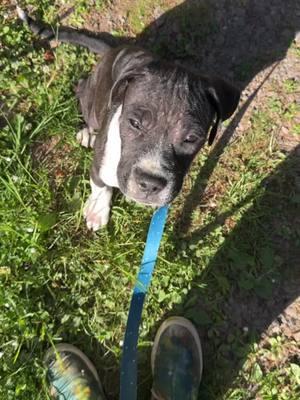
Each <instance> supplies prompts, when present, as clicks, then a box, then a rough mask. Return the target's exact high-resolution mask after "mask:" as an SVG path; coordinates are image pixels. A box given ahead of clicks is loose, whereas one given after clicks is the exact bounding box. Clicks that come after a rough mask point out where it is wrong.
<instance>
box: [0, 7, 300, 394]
mask: <svg viewBox="0 0 300 400" xmlns="http://www.w3.org/2000/svg"><path fill="white" fill-rule="evenodd" d="M27 3H30V4H31V5H33V6H34V7H35V8H36V9H37V11H38V13H40V15H42V14H43V15H44V16H45V18H46V19H47V20H50V21H51V20H53V19H54V18H55V16H56V12H57V4H60V2H56V3H55V4H56V6H53V5H52V6H51V5H50V2H48V1H47V0H45V1H43V2H37V1H30V2H25V4H27ZM161 3H162V2H161V1H159V5H160V6H161ZM74 4H75V14H74V16H73V17H72V18H73V19H74V21H73V22H74V23H76V24H78V25H80V24H81V23H82V20H83V19H84V15H86V13H87V12H88V11H89V7H90V3H89V2H85V1H76V2H74ZM99 6H101V7H104V6H105V4H104V2H103V3H102V4H100V3H99ZM147 7H148V2H146V3H145V8H143V7H142V6H139V8H138V11H137V15H138V19H139V21H141V20H142V18H143V13H144V12H142V11H141V10H143V9H145V10H148V8H147ZM146 14H147V13H146ZM0 21H1V23H0V26H1V27H2V28H1V30H0V36H1V43H2V46H1V47H0V63H1V71H2V72H1V75H0V95H1V104H2V106H1V115H0V121H1V126H2V128H1V132H0V140H1V142H0V146H1V155H0V168H1V176H0V179H1V186H0V239H1V254H0V279H1V285H0V338H1V339H0V358H1V362H0V382H1V384H0V398H3V399H4V398H5V399H41V400H44V399H47V398H48V395H47V390H46V385H45V371H44V369H43V366H42V360H43V355H44V353H45V350H46V349H47V348H48V347H49V346H52V345H54V344H55V343H59V342H61V341H68V342H71V343H74V344H75V345H78V346H80V348H82V349H83V350H84V351H85V352H86V353H87V354H88V355H89V356H91V358H92V360H93V361H94V362H95V364H96V365H97V368H98V369H99V371H100V373H101V376H103V379H104V384H105V387H106V389H107V391H108V392H109V393H110V394H111V395H112V396H116V393H117V388H116V387H117V384H116V382H117V380H118V363H119V359H120V354H121V342H122V340H123V334H124V329H125V324H126V318H127V311H128V307H129V301H130V296H131V289H132V286H133V283H134V279H135V275H136V272H137V268H138V265H139V262H140V259H141V256H142V252H143V247H144V241H145V237H146V232H147V227H148V223H149V220H150V217H151V213H152V211H151V210H150V209H148V208H144V207H141V206H139V205H136V204H134V203H128V202H127V201H125V200H124V198H123V197H122V196H121V195H120V194H119V193H116V194H115V199H114V203H113V208H112V215H111V220H110V222H109V225H108V227H107V228H106V229H103V230H101V231H100V232H99V233H97V234H93V233H91V232H88V231H87V229H86V227H85V223H84V220H83V216H82V209H83V204H84V201H85V199H86V197H87V195H88V191H89V188H88V175H89V167H90V162H91V153H90V152H88V151H86V150H84V149H82V148H80V147H79V146H78V144H77V143H76V141H75V132H76V131H77V130H78V126H79V125H80V123H81V119H80V115H79V114H78V111H77V104H76V101H75V99H74V96H73V86H74V84H75V83H76V81H77V80H78V79H79V77H80V76H82V75H83V74H84V73H86V72H88V71H89V70H90V68H91V66H92V65H93V64H94V63H95V58H94V56H92V55H90V54H88V52H86V51H85V50H82V49H76V48H74V47H71V46H67V45H62V46H60V47H58V48H57V49H55V51H52V50H50V49H45V48H44V47H41V46H40V44H39V43H38V42H37V41H36V39H35V38H34V37H33V36H32V35H31V34H30V33H29V32H28V31H27V30H26V29H25V28H24V27H23V26H22V25H21V24H20V23H19V22H18V21H17V20H16V19H15V18H14V17H13V16H12V14H10V13H9V12H7V9H6V7H5V5H1V6H0ZM139 23H140V22H138V24H139ZM141 26H142V25H141ZM141 26H140V25H138V26H133V29H139V28H140V27H141ZM285 88H286V91H287V92H288V93H289V92H292V91H294V90H295V83H294V82H292V81H287V82H285ZM291 107H292V106H291ZM291 107H290V108H289V109H288V111H287V108H285V107H283V106H282V103H280V101H279V102H278V101H276V99H272V100H270V104H268V105H267V106H265V107H261V108H260V109H259V110H257V111H255V112H253V114H252V117H251V127H250V128H249V129H248V131H247V134H245V135H243V136H242V137H239V138H237V139H236V140H235V141H234V142H233V143H232V144H231V145H230V146H227V147H226V148H225V150H224V152H223V154H222V156H221V157H220V159H219V162H218V163H217V165H216V167H215V168H214V170H213V173H212V175H211V176H208V175H205V174H204V173H203V172H202V171H203V169H201V167H205V166H207V165H212V166H214V165H215V161H216V157H217V156H215V155H214V152H213V151H211V150H210V149H208V148H205V150H204V151H203V152H202V153H201V154H200V155H199V157H198V158H197V160H196V161H195V163H194V165H193V168H192V170H191V173H190V174H189V177H188V178H187V179H186V182H185V186H184V190H183V192H182V194H181V195H180V196H179V197H178V198H177V199H176V201H175V202H174V204H173V206H172V208H171V211H170V216H169V220H168V223H167V226H166V230H165V234H164V239H163V243H162V246H161V250H160V255H159V261H158V264H157V268H156V272H155V276H154V279H153V283H152V286H151V289H150V293H149V295H148V298H147V303H146V306H145V309H144V314H143V324H142V328H141V334H140V342H139V349H140V365H141V368H140V370H141V371H142V372H141V376H140V387H139V390H140V393H145V391H146V389H147V388H149V385H151V377H150V372H149V352H150V349H151V343H152V340H153V338H154V334H155V331H156V329H157V327H158V325H159V323H160V322H161V321H162V320H163V319H164V318H165V317H166V316H168V315H174V314H180V315H184V316H186V317H187V318H190V319H191V320H192V321H193V322H194V323H195V325H196V326H197V328H198V329H199V332H200V334H201V335H202V337H203V339H204V352H205V353H204V354H205V363H206V365H205V375H204V380H203V384H202V386H201V394H200V395H201V398H206V399H221V398H222V399H234V400H238V399H250V398H257V399H280V400H285V399H286V400H296V399H297V398H298V388H299V383H300V382H299V379H300V372H299V358H297V357H296V356H293V357H291V356H290V354H289V353H288V352H287V349H288V348H290V347H291V346H296V343H294V342H293V340H292V339H287V338H286V337H284V336H281V335H278V336H272V337H270V338H267V339H266V343H264V344H261V341H260V335H261V334H262V333H263V332H264V331H265V330H266V329H267V328H268V325H269V324H270V323H271V322H272V320H273V319H274V318H276V312H275V311H276V310H277V308H276V304H277V303H276V301H274V298H275V299H280V296H279V295H280V293H281V292H280V287H281V286H280V285H281V283H282V282H283V281H285V282H290V281H291V282H293V280H295V276H294V275H293V274H295V271H293V269H292V268H291V267H292V266H293V265H296V264H295V263H296V260H294V259H293V257H294V255H295V254H299V246H300V231H299V224H298V225H297V224H295V221H296V219H297V218H298V217H297V216H298V215H299V195H298V194H297V184H298V185H299V183H297V182H298V181H297V179H296V174H297V168H298V167H297V162H296V161H297V159H296V158H295V157H294V155H293V154H291V155H284V154H282V153H281V152H280V151H279V150H278V149H277V148H276V145H275V144H274V141H273V139H272V137H273V136H272V132H274V130H276V126H277V125H276V124H277V119H276V120H275V121H274V119H273V113H276V114H277V116H279V120H280V121H281V122H282V121H284V120H285V119H286V120H290V119H291V118H293V117H294V113H295V110H294V108H293V107H292V108H291ZM204 170H205V169H204ZM199 171H200V173H199ZM206 185H207V187H206V190H205V191H204V193H203V195H202V196H201V197H200V195H199V193H201V191H202V188H204V187H205V186H206ZM187 199H189V200H190V203H191V204H192V208H191V207H190V208H191V210H190V211H191V212H189V207H187V203H188V202H187ZM189 214H191V215H189ZM289 246H293V247H292V248H293V251H291V250H290V251H289V250H288V249H289V248H290V247H289ZM282 249H285V250H282ZM297 252H298V253H297ZM293 262H294V264H293ZM291 300H292V295H291ZM280 301H281V300H278V303H280ZM275 303H276V304H275ZM280 304H281V303H280ZM263 310H265V311H263ZM266 310H267V311H269V312H266ZM246 311H247V312H246ZM279 311H280V307H279ZM281 311H282V309H281ZM255 313H256V314H255ZM256 322H257V324H256ZM285 354H289V356H288V357H285V356H284V355H285ZM284 357H285V358H284ZM273 358H275V361H276V359H277V358H279V359H285V362H282V363H281V364H280V363H279V364H276V362H275V361H274V362H273V363H271V361H270V363H269V364H268V363H265V362H263V360H265V359H270V360H271V359H273ZM270 365H271V366H270Z"/></svg>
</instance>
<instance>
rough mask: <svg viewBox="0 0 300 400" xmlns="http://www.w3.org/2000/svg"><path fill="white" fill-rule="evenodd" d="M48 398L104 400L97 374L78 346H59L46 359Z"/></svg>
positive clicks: (47, 354) (49, 352) (62, 344)
mask: <svg viewBox="0 0 300 400" xmlns="http://www.w3.org/2000/svg"><path fill="white" fill-rule="evenodd" d="M44 363H45V367H46V368H47V380H48V383H49V389H50V396H51V397H52V398H53V399H55V400H105V396H104V393H103V389H102V385H101V382H100V379H99V376H98V374H97V371H96V369H95V367H94V365H93V364H92V362H91V361H90V360H89V359H88V357H87V356H86V355H85V354H84V353H82V351H80V350H79V349H78V348H77V347H75V346H73V345H71V344H67V343H61V344H58V345H57V346H56V347H55V349H50V350H48V352H47V353H46V356H45V360H44Z"/></svg>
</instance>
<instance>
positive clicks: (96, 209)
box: [83, 179, 112, 231]
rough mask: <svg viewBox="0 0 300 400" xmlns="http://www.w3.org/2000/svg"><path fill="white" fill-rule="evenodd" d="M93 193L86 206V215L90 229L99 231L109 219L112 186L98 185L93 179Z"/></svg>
mask: <svg viewBox="0 0 300 400" xmlns="http://www.w3.org/2000/svg"><path fill="white" fill-rule="evenodd" d="M91 188H92V194H91V195H90V197H89V198H88V200H87V202H86V203H85V206H84V211H83V213H84V216H85V219H86V224H87V227H88V229H92V230H93V231H97V230H98V229H99V228H100V227H102V226H104V225H106V224H107V222H108V219H109V211H110V201H111V197H112V188H111V187H110V186H106V185H103V186H101V187H100V186H98V185H96V184H95V183H94V182H93V180H92V179H91Z"/></svg>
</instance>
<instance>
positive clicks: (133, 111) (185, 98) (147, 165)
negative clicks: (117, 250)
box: [18, 8, 240, 231]
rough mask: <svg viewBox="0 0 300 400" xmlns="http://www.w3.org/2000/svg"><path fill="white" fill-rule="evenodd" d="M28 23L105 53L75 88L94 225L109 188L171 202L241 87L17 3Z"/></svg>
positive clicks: (103, 220) (102, 217) (151, 201)
mask: <svg viewBox="0 0 300 400" xmlns="http://www.w3.org/2000/svg"><path fill="white" fill-rule="evenodd" d="M18 14H19V17H20V18H21V19H22V20H23V21H25V22H26V23H27V24H28V25H29V27H30V28H31V30H32V31H33V32H35V33H37V34H38V35H39V36H41V37H43V38H47V39H49V40H52V39H55V38H56V39H58V40H59V41H62V42H69V43H73V44H77V45H82V46H85V47H87V48H89V49H90V50H91V51H94V52H96V53H98V54H101V55H102V58H101V61H100V62H99V63H98V64H97V66H96V68H95V70H94V71H93V73H92V74H91V75H90V76H89V77H88V78H87V79H86V80H82V81H80V82H79V84H78V87H77V96H78V98H79V101H80V106H81V111H82V114H83V117H84V120H85V123H86V128H84V129H83V130H81V131H80V132H78V134H77V138H78V140H79V141H80V142H81V144H83V145H84V146H87V147H88V146H90V147H93V148H94V160H93V165H92V169H91V189H92V193H91V195H90V197H89V199H88V200H87V203H86V205H85V212H84V213H85V218H86V221H87V226H88V228H89V229H93V230H94V231H96V230H97V229H99V228H100V227H101V226H104V225H105V224H107V222H108V219H109V211H110V202H111V197H112V188H113V187H117V188H119V189H120V190H121V192H122V193H123V194H124V195H125V196H126V197H128V198H130V199H133V200H135V201H137V202H139V203H143V204H148V205H151V206H162V205H165V204H168V203H170V202H171V201H172V200H173V199H174V198H175V197H176V195H177V194H178V193H179V191H180V189H181V186H182V182H183V178H184V176H185V174H186V173H187V171H188V168H189V166H190V164H191V162H192V160H193V158H194V157H195V155H196V154H197V153H198V151H199V150H200V149H201V148H202V146H203V145H204V143H205V141H206V139H207V137H208V143H209V144H211V143H212V142H213V140H214V138H215V136H216V133H217V128H218V125H219V123H220V121H223V120H226V119H227V118H229V117H230V116H231V115H232V114H233V112H234V111H235V109H236V107H237V105H238V101H239V95H240V94H239V91H238V90H237V89H236V88H234V87H233V86H231V85H229V84H228V83H226V82H225V81H223V80H222V79H218V78H210V77H204V76H200V75H198V74H195V73H194V72H192V71H190V70H188V69H186V68H183V67H182V66H178V65H176V64H170V63H167V62H165V61H163V60H161V59H159V58H158V57H156V56H155V55H153V54H151V53H150V52H148V51H147V50H144V49H142V48H138V47H133V46H121V47H116V48H113V47H111V46H109V45H108V44H106V43H105V42H104V41H102V40H100V39H96V38H91V37H90V36H87V35H86V34H84V33H81V32H78V31H76V30H68V29H64V28H62V29H61V30H59V31H58V33H56V35H55V34H54V33H53V31H52V29H51V28H50V27H49V26H46V25H44V24H41V23H40V22H37V21H34V20H33V19H32V18H30V17H29V16H28V15H27V14H26V13H25V12H24V11H23V10H21V9H19V8H18Z"/></svg>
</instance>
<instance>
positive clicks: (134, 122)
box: [129, 118, 141, 130]
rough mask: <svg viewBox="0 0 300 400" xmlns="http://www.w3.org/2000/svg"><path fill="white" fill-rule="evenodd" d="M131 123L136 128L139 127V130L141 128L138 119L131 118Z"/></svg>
mask: <svg viewBox="0 0 300 400" xmlns="http://www.w3.org/2000/svg"><path fill="white" fill-rule="evenodd" d="M129 123H130V125H131V126H132V127H133V128H134V129H137V130H140V129H141V124H140V123H139V121H138V120H137V119H134V118H129Z"/></svg>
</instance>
